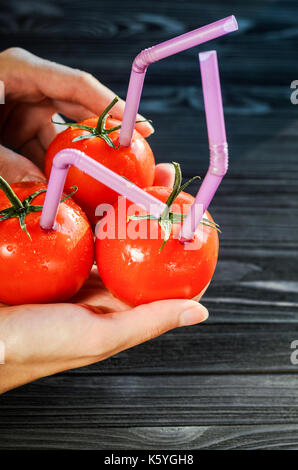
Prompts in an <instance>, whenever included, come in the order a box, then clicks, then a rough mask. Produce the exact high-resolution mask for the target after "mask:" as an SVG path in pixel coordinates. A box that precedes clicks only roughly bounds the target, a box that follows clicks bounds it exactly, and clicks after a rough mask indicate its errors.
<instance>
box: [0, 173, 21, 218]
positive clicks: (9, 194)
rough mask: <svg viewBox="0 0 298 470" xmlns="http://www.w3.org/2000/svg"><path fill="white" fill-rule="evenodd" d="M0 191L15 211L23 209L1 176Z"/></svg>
mask: <svg viewBox="0 0 298 470" xmlns="http://www.w3.org/2000/svg"><path fill="white" fill-rule="evenodd" d="M0 189H2V191H3V192H4V193H5V195H6V196H7V198H8V199H9V201H10V202H11V204H12V206H13V207H14V208H15V209H16V210H20V209H24V206H23V203H22V202H21V201H20V199H19V198H18V196H17V195H16V193H15V192H14V191H13V189H12V188H11V187H10V186H9V184H8V183H7V181H5V179H4V178H2V176H0Z"/></svg>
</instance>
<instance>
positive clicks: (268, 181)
mask: <svg viewBox="0 0 298 470" xmlns="http://www.w3.org/2000/svg"><path fill="white" fill-rule="evenodd" d="M0 6H1V9H0V47H1V49H5V48H7V47H9V46H13V45H17V46H22V47H24V48H27V49H29V50H30V51H32V52H34V53H36V54H38V55H41V56H43V57H46V58H48V59H51V60H56V61H58V62H62V63H64V64H67V65H71V66H74V67H79V68H82V69H86V70H88V71H89V72H91V73H93V74H94V75H96V76H97V77H98V78H99V79H100V80H101V81H103V82H104V83H105V84H106V85H107V86H109V87H110V88H112V89H113V90H114V91H115V92H117V93H119V94H120V95H121V96H125V93H126V87H127V82H128V76H129V71H130V67H131V63H132V60H133V58H134V56H135V55H136V54H137V53H138V52H139V51H140V50H141V49H143V48H145V47H148V46H151V45H153V44H155V43H158V42H160V41H163V40H166V39H168V38H170V37H173V36H175V35H178V34H181V33H183V32H186V31H189V30H191V29H194V28H197V27H199V26H202V25H204V24H207V23H209V22H211V21H214V20H216V19H220V18H222V17H225V16H228V15H230V14H235V15H236V17H237V19H238V21H239V29H240V30H239V32H238V33H233V34H231V35H228V36H225V37H222V38H220V39H218V40H215V41H213V42H212V43H209V44H205V45H203V46H201V47H200V48H195V49H191V50H189V51H187V52H184V53H181V54H180V55H179V56H174V57H171V58H169V59H166V60H164V61H162V62H159V63H156V64H154V65H152V66H150V68H149V71H148V74H147V77H146V82H145V87H144V93H143V99H142V104H141V112H142V113H143V114H145V115H146V116H148V117H150V118H151V119H153V121H154V125H155V128H156V133H155V135H154V136H152V138H151V139H150V144H151V145H152V147H153V150H154V153H155V156H156V158H157V160H158V161H160V162H161V161H172V160H175V161H180V162H181V163H182V168H183V172H184V176H187V177H190V176H192V175H194V174H198V173H199V174H201V175H204V173H205V171H206V168H207V165H208V144H207V135H206V127H205V119H204V112H203V107H202V91H201V84H200V73H199V66H198V60H197V53H198V50H208V49H214V48H215V49H217V51H218V55H219V63H220V70H221V78H222V88H223V93H224V105H225V114H226V122H227V132H228V139H229V144H230V156H231V159H230V169H229V173H228V175H227V176H226V177H225V179H224V182H223V184H222V186H221V188H220V190H219V192H218V194H217V195H216V197H215V199H214V201H213V203H212V208H211V210H212V213H213V215H214V216H215V218H216V220H217V222H219V223H220V224H221V226H222V229H223V234H222V236H221V242H220V259H219V263H218V267H217V271H216V275H215V277H214V280H213V282H212V285H211V286H210V288H209V289H208V292H207V293H206V296H205V297H204V303H205V304H206V306H207V307H208V308H209V310H210V313H211V315H210V319H209V320H208V322H207V323H206V324H204V325H199V326H197V327H189V328H184V329H180V330H177V331H174V332H170V333H168V334H166V335H164V336H163V337H161V338H158V339H155V340H153V341H151V342H149V343H147V344H144V345H142V346H139V347H137V348H134V349H133V350H130V351H126V352H123V353H121V354H119V355H117V356H115V357H112V358H110V359H108V360H106V361H105V362H103V363H99V364H96V365H92V366H90V367H86V368H82V369H78V370H73V371H69V372H65V373H63V374H59V375H57V376H54V377H50V378H47V379H43V380H39V381H37V382H35V383H33V384H30V385H27V386H24V387H22V388H20V389H18V390H15V391H11V392H10V393H7V394H6V395H4V396H3V397H2V398H1V399H0V448H2V449H4V448H17V449H20V448H35V449H45V448H50V449H54V448H68V449H74V448H75V449H115V448H118V449H133V448H134V449H150V448H153V449H157V448H163V449H195V448H198V449H201V448H204V449H235V448H241V449H253V448H254V449H259V448H262V449H286V448H291V449H298V390H297V385H298V381H297V371H298V366H297V365H296V366H295V365H292V364H291V361H290V355H291V352H292V351H291V349H290V344H291V342H292V341H293V340H296V339H298V328H297V320H298V263H297V262H298V252H297V247H298V232H297V229H298V200H297V194H298V188H297V171H298V119H297V115H298V106H295V105H293V104H292V103H291V101H290V94H291V89H290V84H291V82H292V81H293V80H295V79H298V61H297V51H298V49H297V45H298V41H297V36H298V24H297V23H298V3H297V1H296V0H293V1H289V0H287V1H274V0H271V1H270V0H249V1H248V0H241V1H239V0H228V1H224V0H217V1H216V0H208V1H200V2H198V1H189V0H181V1H179V0H172V1H169V0H158V1H155V0H150V1H143V0H139V1H136V0H126V1H121V0H109V1H101V0H88V1H78V0H75V1H70V0H69V1H67V0H54V1H50V0H43V1H40V0H38V1H33V0H29V1H26V0H23V1H21V0H19V1H16V0H10V1H9V2H4V0H1V1H0Z"/></svg>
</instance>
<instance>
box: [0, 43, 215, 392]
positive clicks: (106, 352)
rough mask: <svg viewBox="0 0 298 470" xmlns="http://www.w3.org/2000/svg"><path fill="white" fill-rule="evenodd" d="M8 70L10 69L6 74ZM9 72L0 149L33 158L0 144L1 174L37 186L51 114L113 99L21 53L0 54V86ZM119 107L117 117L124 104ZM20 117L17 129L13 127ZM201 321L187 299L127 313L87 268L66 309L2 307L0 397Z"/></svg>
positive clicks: (79, 75)
mask: <svg viewBox="0 0 298 470" xmlns="http://www.w3.org/2000/svg"><path fill="white" fill-rule="evenodd" d="M1 61H2V64H1ZM3 61H4V62H3ZM3 64H4V65H3ZM7 64H10V67H12V69H14V70H12V71H11V70H8V69H9V67H8V65H7ZM6 68H7V70H6ZM3 70H4V72H3ZM21 70H23V72H22V73H21V72H20V71H21ZM9 73H11V74H12V75H11V76H10V80H9V81H8V82H7V85H6V91H7V92H8V98H9V99H8V102H7V104H6V105H5V113H4V115H1V118H0V129H1V139H2V143H6V144H7V145H10V146H11V147H13V148H17V149H20V151H21V152H22V151H23V153H24V154H26V155H27V156H29V157H30V158H31V160H29V159H27V158H25V156H23V155H22V154H20V153H17V152H14V151H13V150H10V149H7V148H5V147H4V146H0V175H1V176H3V177H4V178H5V179H7V180H8V181H9V182H16V181H29V180H43V179H45V177H44V175H43V173H42V172H41V170H40V169H39V168H38V166H37V165H39V164H40V161H41V160H40V159H42V158H43V156H44V150H45V148H46V146H47V145H48V143H49V141H50V140H51V139H52V138H53V137H54V135H55V133H56V132H57V130H56V129H55V128H54V125H53V124H51V122H50V117H51V115H52V114H53V112H57V111H60V112H62V113H64V114H66V115H67V116H69V117H71V118H72V119H76V120H78V119H83V118H85V117H88V116H90V114H91V113H93V114H99V113H100V112H101V110H103V109H104V108H105V107H106V105H107V103H108V102H109V101H110V100H111V98H112V97H113V95H114V94H113V93H112V92H111V91H110V90H108V89H107V88H105V87H104V86H103V85H101V84H100V83H99V82H98V81H97V80H96V79H95V78H93V77H91V76H89V75H88V74H87V75H86V74H84V72H80V71H77V70H72V69H69V68H68V67H64V66H60V65H58V64H53V63H50V62H48V61H44V60H42V59H39V58H37V57H35V56H32V54H30V53H27V52H26V51H23V50H20V49H12V50H8V51H5V52H4V53H2V54H0V80H3V81H5V77H7V75H8V74H9ZM1 74H2V75H1ZM95 97H96V98H95ZM1 106H3V105H1ZM117 106H118V107H117V110H116V112H117V113H118V117H121V116H122V113H123V102H119V103H118V104H117ZM20 115H21V116H22V119H23V121H22V125H19V126H18V127H17V128H16V127H15V123H16V122H20V121H18V119H19V117H20ZM114 115H115V116H116V113H115V114H114ZM3 116H4V117H3ZM33 118H34V119H33ZM46 120H47V124H46V125H44V124H43V123H44V122H45V121H46ZM29 121H30V122H29ZM22 126H24V129H23V128H22ZM60 130H61V129H59V131H60ZM139 131H140V132H142V134H143V135H144V136H146V135H149V134H150V133H151V132H152V129H151V128H150V126H149V125H148V123H143V124H140V125H139ZM35 163H37V165H36V164H35ZM173 182H174V171H173V166H172V165H168V164H160V165H157V166H156V174H155V184H156V185H166V186H172V185H173ZM207 316H208V312H207V310H206V309H205V307H203V306H202V305H200V304H198V303H197V302H195V301H193V300H185V299H174V300H163V301H158V302H153V303H150V304H146V305H141V306H138V307H136V308H131V307H129V306H128V305H126V304H125V303H123V302H121V301H120V300H118V299H116V298H115V297H113V295H112V294H111V293H110V292H109V291H107V289H105V287H104V286H103V284H102V282H101V281H100V279H99V277H98V275H97V273H96V269H93V270H92V272H91V275H90V278H89V279H88V281H87V282H86V283H85V285H84V286H83V287H82V289H81V290H80V291H79V293H78V294H77V295H76V296H75V297H74V298H73V299H71V300H70V301H69V302H68V303H62V304H45V305H36V304H35V305H22V306H6V305H0V341H1V344H0V345H4V347H5V363H4V364H2V365H1V363H0V392H5V391H7V390H10V389H12V388H15V387H17V386H20V385H22V384H25V383H27V382H30V381H32V380H36V379H38V378H40V377H44V376H47V375H51V374H54V373H57V372H60V371H63V370H66V369H72V368H76V367H82V366H85V365H88V364H91V363H93V362H97V361H101V360H104V359H106V358H107V357H109V356H111V355H114V354H116V353H118V352H120V351H122V350H124V349H128V348H131V347H133V346H135V345H137V344H140V343H142V342H144V341H147V340H149V339H151V338H153V337H155V336H158V335H161V334H162V333H164V332H166V331H168V330H170V329H173V328H176V327H179V326H186V325H192V324H196V323H199V322H201V321H204V320H205V319H206V318H207ZM0 360H1V357H0Z"/></svg>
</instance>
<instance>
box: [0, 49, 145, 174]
mask: <svg viewBox="0 0 298 470" xmlns="http://www.w3.org/2000/svg"><path fill="white" fill-rule="evenodd" d="M0 80H2V81H3V82H4V85H5V101H6V102H5V104H4V105H1V108H0V109H1V115H0V143H1V144H3V145H4V146H7V147H9V148H11V149H13V150H14V151H15V152H16V153H14V154H13V153H12V152H10V153H9V154H8V157H7V158H8V159H9V158H14V160H15V162H16V161H17V160H18V159H19V157H20V155H18V153H21V155H24V156H26V157H28V158H30V160H32V161H33V162H34V163H35V164H36V165H37V166H38V167H39V168H43V159H44V154H45V151H46V149H47V147H48V146H49V144H50V143H51V141H52V140H53V139H54V137H55V136H56V134H57V133H58V132H61V130H63V126H60V125H56V124H53V123H52V122H51V118H52V116H53V115H55V114H56V113H62V114H64V115H65V116H67V117H68V118H70V119H72V120H74V121H80V120H83V119H86V118H88V117H91V116H98V115H100V114H101V112H102V111H103V110H104V109H105V108H106V107H107V105H108V104H109V103H110V102H111V101H112V99H113V98H114V96H115V93H113V92H112V91H111V90H109V89H108V88H107V87H105V86H104V85H103V84H101V83H100V82H99V81H98V80H97V79H96V78H95V77H93V76H92V75H90V74H89V73H86V72H83V71H81V70H78V69H73V68H70V67H66V66H64V65H60V64H57V63H55V62H50V61H48V60H44V59H41V58H39V57H37V56H35V55H33V54H31V53H30V52H28V51H26V50H24V49H20V48H11V49H7V50H5V51H3V52H1V53H0ZM124 104H125V103H124V101H123V100H119V101H118V102H117V104H116V105H115V106H114V107H113V117H115V118H117V119H121V118H122V115H123V111H124ZM137 119H138V120H142V119H144V118H142V116H140V115H138V117H137ZM54 120H55V121H58V122H59V121H60V122H61V123H63V122H64V121H63V119H62V118H61V116H59V115H55V118H54ZM136 129H137V130H138V131H139V132H140V133H141V134H142V135H143V136H144V137H148V136H149V135H150V134H151V133H152V132H153V131H154V129H153V127H152V126H151V124H150V123H149V122H141V123H138V124H136ZM2 154H4V149H3V148H2ZM2 161H3V160H2ZM27 165H28V166H27V168H28V169H30V164H27ZM1 169H2V168H0V170H1ZM1 174H2V173H1ZM2 176H4V177H5V175H4V174H2ZM35 176H36V178H38V179H42V178H43V175H42V174H41V172H39V171H38V172H37V173H36V174H35ZM8 180H9V178H8Z"/></svg>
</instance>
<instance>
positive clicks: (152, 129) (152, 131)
mask: <svg viewBox="0 0 298 470" xmlns="http://www.w3.org/2000/svg"><path fill="white" fill-rule="evenodd" d="M148 127H149V128H150V131H151V134H154V132H155V129H154V127H153V126H152V124H150V122H148Z"/></svg>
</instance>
